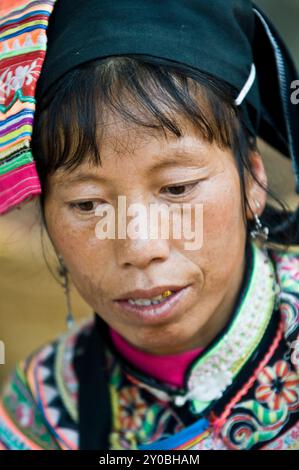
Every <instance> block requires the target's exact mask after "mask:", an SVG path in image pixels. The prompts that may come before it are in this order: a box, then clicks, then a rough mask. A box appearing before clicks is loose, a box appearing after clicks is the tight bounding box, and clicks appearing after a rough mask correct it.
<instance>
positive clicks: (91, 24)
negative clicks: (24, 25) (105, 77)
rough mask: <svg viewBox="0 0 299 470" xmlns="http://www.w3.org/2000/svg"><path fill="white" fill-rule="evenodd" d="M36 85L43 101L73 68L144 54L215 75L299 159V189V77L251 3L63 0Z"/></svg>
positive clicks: (297, 168)
mask: <svg viewBox="0 0 299 470" xmlns="http://www.w3.org/2000/svg"><path fill="white" fill-rule="evenodd" d="M47 35H48V46H47V54H46V58H45V61H44V64H43V69H42V72H41V76H40V79H39V81H38V85H37V91H36V96H37V98H41V97H42V96H43V95H44V94H45V93H46V92H48V91H49V89H50V88H51V85H53V84H54V82H56V80H58V79H59V78H60V77H61V76H62V75H64V74H65V73H66V72H68V71H69V70H71V69H73V68H74V67H76V66H78V65H80V64H82V63H84V62H88V61H90V60H94V59H98V58H101V57H102V58H104V57H108V56H114V55H126V54H142V55H147V56H149V57H150V58H151V60H152V61H154V60H155V59H156V60H157V61H159V63H162V64H163V63H165V64H171V63H175V62H179V63H182V64H186V65H188V66H189V67H194V68H195V69H198V70H200V71H202V72H206V73H209V74H212V75H214V76H215V77H216V78H218V79H221V80H223V81H225V82H227V83H229V84H230V85H231V86H232V87H234V89H235V90H236V103H237V104H238V105H239V106H241V107H242V111H243V113H242V114H243V116H244V121H245V124H246V126H247V128H248V129H249V131H250V132H251V133H253V134H255V135H258V136H260V137H261V138H263V139H264V140H265V141H266V142H268V143H269V144H270V145H272V146H273V147H274V148H276V149H277V150H279V151H280V152H282V153H284V154H285V155H286V156H288V157H289V158H291V160H292V168H293V171H294V174H295V178H296V191H297V193H299V105H297V106H296V105H295V104H292V101H291V94H292V92H293V90H292V88H291V84H292V82H293V81H295V80H296V78H297V77H298V75H297V73H296V69H295V66H294V63H293V61H292V59H291V57H290V55H289V53H288V50H287V48H286V46H285V45H284V43H283V41H282V39H281V37H280V36H279V34H278V33H277V31H276V30H275V28H274V27H273V25H272V24H271V22H270V21H269V19H268V18H267V17H266V16H265V14H264V13H262V12H261V10H260V9H259V8H258V7H256V6H255V5H254V4H253V3H252V2H251V1H250V0H213V1H212V2H208V1H206V0H163V1H161V0H115V1H113V0H76V2H74V1H73V0H57V3H56V4H55V7H54V11H53V13H52V15H51V18H50V22H49V27H48V32H47Z"/></svg>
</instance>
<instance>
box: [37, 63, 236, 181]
mask: <svg viewBox="0 0 299 470" xmlns="http://www.w3.org/2000/svg"><path fill="white" fill-rule="evenodd" d="M109 113H112V114H113V115H114V116H116V117H120V118H121V119H122V120H124V122H125V123H128V124H131V125H132V124H133V125H135V126H141V127H144V128H146V129H147V131H148V132H149V133H151V132H153V131H154V132H162V133H163V134H164V136H165V137H166V136H167V134H166V132H167V131H169V132H170V133H172V134H174V135H175V136H177V137H178V138H179V137H181V136H183V135H184V134H183V129H182V128H181V127H180V124H179V121H180V117H184V118H187V120H188V121H189V122H190V123H191V124H192V125H193V126H194V127H195V128H196V129H197V130H198V132H199V133H200V135H201V136H202V138H203V139H205V140H207V141H209V142H210V143H212V142H213V141H216V142H217V144H218V145H219V146H220V147H231V148H234V140H235V136H236V131H237V128H238V124H239V121H238V116H237V108H236V107H235V106H234V104H233V90H232V89H231V87H230V86H229V85H226V84H225V83H223V82H219V81H217V80H216V79H215V78H213V77H211V76H209V75H207V74H203V73H201V72H199V71H194V70H192V69H190V68H189V67H186V66H183V65H181V64H179V67H175V66H174V65H171V67H170V66H169V67H168V66H164V65H163V66H161V65H158V64H156V63H151V59H150V57H147V58H146V59H142V57H141V56H138V57H134V56H117V57H109V58H106V59H101V60H96V61H92V62H89V63H86V64H83V65H82V66H80V67H78V68H76V69H74V70H72V71H70V72H68V73H67V74H66V75H65V76H63V77H62V78H61V79H60V81H59V82H57V83H56V84H55V87H54V88H52V89H51V90H50V94H49V95H47V96H46V97H45V99H44V100H42V101H41V103H37V109H36V116H35V123H34V129H33V136H32V149H33V154H34V157H35V160H36V163H37V170H38V172H39V175H40V179H41V183H42V185H45V181H46V176H47V175H49V174H52V173H53V172H55V171H56V170H57V169H59V168H63V169H65V170H67V171H72V170H73V169H75V168H77V167H78V165H80V164H81V163H82V162H83V161H84V160H88V161H90V162H91V163H93V164H94V165H100V164H101V156H100V152H99V143H100V141H101V136H102V134H103V131H104V129H105V126H106V125H107V120H106V118H107V116H108V115H109Z"/></svg>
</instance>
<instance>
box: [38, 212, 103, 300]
mask: <svg viewBox="0 0 299 470" xmlns="http://www.w3.org/2000/svg"><path fill="white" fill-rule="evenodd" d="M46 220H47V227H48V231H49V235H50V238H51V240H52V243H53V245H54V247H55V249H56V251H57V252H58V253H60V254H61V255H62V257H63V259H64V260H65V263H66V265H67V267H68V270H69V272H70V274H71V277H72V279H73V281H74V283H75V285H76V286H77V288H78V287H80V291H81V290H82V289H84V290H90V289H91V284H92V280H93V279H95V280H99V279H100V278H101V277H103V276H104V274H105V266H107V263H108V259H109V258H110V259H111V253H110V251H111V244H110V243H109V241H105V240H98V239H97V238H96V236H95V226H96V222H97V220H94V221H90V222H87V221H76V220H75V219H74V217H72V216H70V215H69V214H68V213H67V212H66V211H65V210H64V209H60V208H59V207H58V208H56V207H54V205H53V206H50V205H49V207H48V210H47V212H46ZM109 250H110V251H109ZM101 270H102V271H103V272H102V273H101Z"/></svg>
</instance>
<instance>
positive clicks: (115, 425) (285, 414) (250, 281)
mask: <svg viewBox="0 0 299 470" xmlns="http://www.w3.org/2000/svg"><path fill="white" fill-rule="evenodd" d="M250 247H251V255H252V263H251V267H250V271H249V273H248V276H247V281H246V283H245V286H243V288H242V292H241V295H240V298H239V301H238V304H237V307H236V310H235V311H234V313H233V315H232V317H231V319H230V321H229V323H228V325H227V326H226V327H225V329H224V330H223V331H222V332H221V334H219V335H218V336H217V338H215V340H214V341H212V343H211V344H210V345H209V346H208V347H207V348H206V349H205V350H204V351H203V352H202V353H201V354H199V356H198V357H196V359H195V360H193V362H192V363H191V365H190V367H189V368H188V370H187V372H186V376H185V384H184V387H182V388H179V389H178V388H175V387H172V386H169V385H166V384H164V383H162V382H159V381H157V380H156V379H154V378H153V377H149V376H147V375H145V374H144V373H142V372H141V371H140V370H137V369H136V368H135V367H134V366H133V365H132V364H129V363H128V362H126V360H124V358H122V357H121V356H120V354H119V352H118V351H117V350H116V349H115V347H114V346H113V343H112V342H111V340H110V341H109V338H108V336H107V337H106V341H105V342H104V345H105V348H104V349H105V351H104V356H105V358H106V367H107V371H108V376H109V383H108V387H109V393H110V399H111V404H112V417H111V419H112V426H111V432H110V434H109V448H110V449H164V450H167V449H194V450H195V449H198V450H200V449H204V450H211V449H214V450H217V449H233V450H239V449H298V448H299V373H298V369H299V335H298V325H299V247H291V250H289V251H286V250H283V249H281V248H276V249H274V248H272V249H269V250H268V252H267V251H264V250H262V249H261V248H260V247H258V246H257V245H256V244H255V243H254V242H253V241H251V242H250ZM93 328H95V320H94V318H93V317H92V318H88V319H87V320H86V321H84V322H83V323H82V324H80V325H79V326H77V327H76V328H75V329H74V330H72V331H71V332H68V333H66V334H63V335H61V336H59V337H58V338H57V339H56V340H55V341H53V342H51V343H50V344H47V345H45V346H43V347H42V348H40V349H39V350H38V351H35V352H34V353H33V354H31V355H30V356H29V357H28V358H27V359H25V360H24V361H22V362H21V363H19V364H18V365H17V367H16V369H15V370H14V372H13V373H12V375H11V377H9V379H8V380H7V382H6V384H5V386H4V387H3V391H2V399H1V403H0V448H1V449H14V450H18V449H34V450H38V449H53V450H55V449H62V450H67V449H73V450H77V449H78V446H79V431H78V406H77V405H78V403H77V401H78V385H79V384H78V377H77V375H76V373H75V368H74V357H75V355H76V354H77V344H78V340H79V339H80V337H81V336H82V335H89V334H90V332H91V331H92V329H93ZM100 406H102V408H103V409H104V407H105V403H101V404H100ZM100 448H101V445H100V443H99V449H100Z"/></svg>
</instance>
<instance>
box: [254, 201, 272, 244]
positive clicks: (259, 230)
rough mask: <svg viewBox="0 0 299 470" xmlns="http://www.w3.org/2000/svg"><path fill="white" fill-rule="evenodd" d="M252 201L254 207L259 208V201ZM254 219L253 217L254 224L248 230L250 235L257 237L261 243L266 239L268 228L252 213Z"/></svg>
mask: <svg viewBox="0 0 299 470" xmlns="http://www.w3.org/2000/svg"><path fill="white" fill-rule="evenodd" d="M254 202H255V205H256V207H257V208H258V209H259V208H260V207H261V205H260V203H259V201H257V200H255V201H254ZM254 219H255V226H254V228H253V229H252V230H251V231H250V235H251V237H252V238H254V239H257V240H259V241H261V242H262V243H264V242H265V241H266V240H268V237H269V228H268V227H266V226H265V225H263V224H262V222H261V220H260V218H259V216H258V215H257V214H254Z"/></svg>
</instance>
